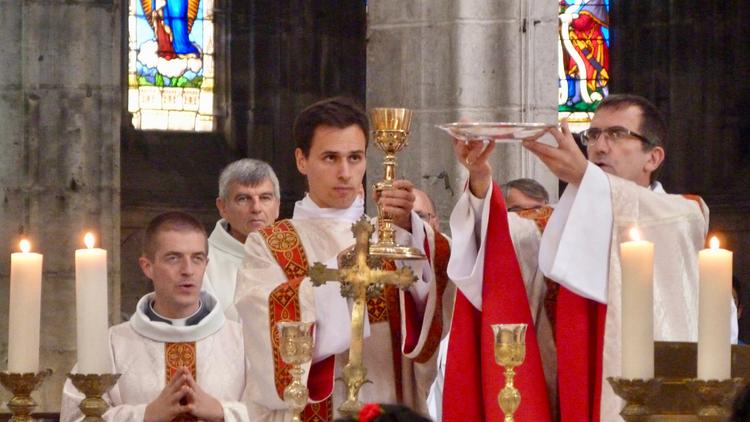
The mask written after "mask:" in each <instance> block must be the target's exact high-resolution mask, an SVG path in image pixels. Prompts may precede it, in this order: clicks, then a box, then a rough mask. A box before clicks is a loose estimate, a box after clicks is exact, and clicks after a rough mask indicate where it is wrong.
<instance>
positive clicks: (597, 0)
mask: <svg viewBox="0 0 750 422" xmlns="http://www.w3.org/2000/svg"><path fill="white" fill-rule="evenodd" d="M559 1H560V15H559V18H560V33H559V43H558V55H559V63H558V77H559V81H560V91H559V95H558V111H559V115H560V118H564V117H567V118H568V121H569V122H571V126H572V127H573V130H581V129H584V128H586V127H588V124H589V122H590V121H591V117H592V116H593V114H594V110H595V109H596V106H597V105H599V102H601V100H602V99H603V98H604V97H606V96H607V94H608V92H609V0H559Z"/></svg>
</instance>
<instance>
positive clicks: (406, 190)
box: [375, 180, 415, 232]
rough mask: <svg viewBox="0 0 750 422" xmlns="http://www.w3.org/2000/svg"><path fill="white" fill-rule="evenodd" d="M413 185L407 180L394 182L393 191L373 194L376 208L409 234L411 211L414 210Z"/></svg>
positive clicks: (386, 190)
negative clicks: (376, 204)
mask: <svg viewBox="0 0 750 422" xmlns="http://www.w3.org/2000/svg"><path fill="white" fill-rule="evenodd" d="M412 189H414V185H413V184H412V183H411V182H410V181H408V180H394V181H393V189H385V190H383V191H381V192H380V193H378V192H375V202H377V203H378V207H379V208H380V209H381V210H382V211H384V212H386V213H387V214H389V215H390V216H391V218H393V223H394V224H395V225H397V226H399V227H401V228H402V229H404V230H406V231H408V232H411V210H412V208H414V199H415V196H414V192H412Z"/></svg>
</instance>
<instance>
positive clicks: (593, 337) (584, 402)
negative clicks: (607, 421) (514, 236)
mask: <svg viewBox="0 0 750 422" xmlns="http://www.w3.org/2000/svg"><path fill="white" fill-rule="evenodd" d="M551 214H552V208H550V207H543V208H539V209H534V210H526V211H521V212H519V213H518V215H519V216H520V217H523V218H528V219H531V220H534V222H535V223H536V225H537V227H538V228H539V230H540V231H542V232H544V229H545V227H546V226H547V221H549V217H550V216H551ZM545 282H546V283H547V294H546V295H545V301H544V302H545V303H544V305H545V310H546V312H547V317H548V318H549V320H550V323H551V325H552V328H553V330H554V336H555V349H556V351H557V386H558V388H557V394H558V403H559V405H560V420H561V421H563V422H578V421H598V420H599V417H600V410H601V396H602V356H603V352H604V349H603V347H604V323H605V321H606V317H607V306H606V305H603V304H601V303H598V302H596V301H593V300H590V299H586V298H584V297H581V296H579V295H577V294H575V293H573V292H571V291H570V290H568V289H566V288H565V287H563V286H561V285H559V284H557V283H555V282H554V281H551V280H549V279H546V278H545Z"/></svg>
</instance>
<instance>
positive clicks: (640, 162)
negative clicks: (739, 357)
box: [444, 95, 736, 422]
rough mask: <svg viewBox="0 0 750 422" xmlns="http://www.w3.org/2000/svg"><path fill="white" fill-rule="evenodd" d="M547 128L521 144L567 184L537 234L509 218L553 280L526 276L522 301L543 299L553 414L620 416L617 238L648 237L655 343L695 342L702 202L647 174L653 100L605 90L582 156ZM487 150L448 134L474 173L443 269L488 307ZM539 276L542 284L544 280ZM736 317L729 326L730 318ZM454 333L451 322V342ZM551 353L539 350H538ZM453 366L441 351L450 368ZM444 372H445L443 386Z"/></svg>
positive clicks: (658, 129) (659, 142) (659, 149)
mask: <svg viewBox="0 0 750 422" xmlns="http://www.w3.org/2000/svg"><path fill="white" fill-rule="evenodd" d="M550 132H551V134H552V135H553V137H554V138H555V141H556V142H557V145H556V146H555V145H548V144H544V143H541V142H538V141H536V140H525V141H524V143H523V145H524V147H525V148H527V149H528V150H530V151H531V152H532V153H534V154H535V155H536V156H537V157H539V158H540V159H541V160H542V161H543V162H544V163H545V165H546V166H547V167H548V168H549V169H550V170H551V171H552V172H553V173H554V174H555V175H556V176H558V177H559V178H560V179H561V180H564V181H566V182H568V184H569V185H568V187H567V189H566V190H565V192H564V194H563V195H562V197H561V199H560V202H559V203H558V204H557V205H556V206H555V208H554V212H553V213H551V216H550V217H549V220H548V222H546V223H545V224H544V225H543V227H540V228H543V229H544V232H543V234H542V236H541V239H540V240H538V242H536V243H534V242H531V243H529V242H527V241H526V240H524V236H521V235H519V234H518V233H516V228H515V224H514V220H516V219H515V217H513V216H512V215H511V216H509V217H508V221H510V223H511V224H510V225H509V226H508V227H509V228H510V231H511V236H512V237H511V238H512V241H513V243H514V245H515V246H516V248H515V251H516V255H517V257H518V259H519V260H520V261H521V267H522V268H524V267H528V266H529V265H528V264H525V261H527V260H532V261H533V262H534V264H533V265H538V267H539V270H541V271H542V273H543V274H544V276H545V277H546V278H548V279H549V280H550V281H551V282H550V283H547V282H543V283H539V282H537V280H538V279H539V278H538V277H535V278H533V279H532V278H531V277H524V278H525V283H526V291H527V297H528V302H526V303H523V304H522V305H524V306H526V307H531V310H532V315H540V314H541V313H540V312H539V306H541V304H544V306H542V307H543V308H547V310H546V314H547V319H548V320H549V322H550V323H551V324H550V325H551V326H552V327H553V328H554V330H553V331H550V332H549V333H548V334H543V332H542V331H541V330H540V329H541V328H542V324H543V323H544V320H543V319H540V317H539V316H537V318H536V322H537V334H538V344H539V345H541V346H544V345H546V344H549V342H550V340H552V344H553V345H554V348H555V353H554V357H555V358H556V360H557V362H556V366H557V369H556V370H555V372H554V374H550V373H547V376H548V383H549V382H550V379H549V378H550V375H552V376H553V377H554V378H556V380H552V382H553V383H555V384H556V386H557V388H558V391H559V394H557V395H556V396H551V397H550V403H551V404H553V405H559V418H560V420H562V421H566V422H567V421H575V422H577V421H599V420H602V421H618V420H620V417H619V415H618V414H619V412H620V410H621V408H622V406H623V402H622V401H621V400H620V399H619V398H618V397H617V396H616V395H615V394H614V392H613V391H612V389H611V387H610V386H609V385H608V383H607V382H606V377H610V376H615V377H617V376H620V375H621V369H620V363H621V361H620V359H621V357H620V350H621V344H622V338H621V335H622V332H621V318H622V316H621V312H622V311H621V306H620V305H621V300H620V295H621V291H620V290H621V289H620V287H621V268H620V260H619V245H620V243H621V242H622V241H623V240H624V234H625V233H626V232H627V231H628V230H629V229H630V228H631V227H633V226H634V225H637V226H638V227H639V229H640V230H641V232H642V234H643V237H645V238H646V239H648V240H649V241H652V242H654V244H655V257H654V304H655V306H654V337H655V340H657V341H695V340H696V339H697V290H698V289H697V252H698V250H700V249H701V248H702V247H703V244H704V239H705V235H706V231H707V227H708V209H707V208H706V207H705V204H704V203H703V201H702V200H700V198H697V197H693V196H683V195H669V194H667V193H666V192H664V189H663V188H662V187H661V185H660V184H659V183H658V182H657V181H655V179H654V172H655V171H656V170H657V169H658V168H659V166H660V165H661V163H662V161H663V159H664V154H665V153H664V148H663V140H664V137H665V135H666V126H665V124H664V122H663V121H662V120H661V118H660V116H659V112H658V110H657V109H656V107H654V106H653V104H651V103H649V102H648V101H647V100H645V99H644V98H642V97H638V96H633V95H613V96H610V97H608V98H606V99H605V100H604V101H602V103H601V104H600V106H599V108H598V110H597V112H596V114H595V115H594V118H593V120H592V122H591V129H589V130H587V131H585V132H584V133H583V134H582V139H583V140H584V144H585V145H586V147H587V152H588V160H590V161H588V160H587V159H586V157H584V155H583V154H582V153H581V151H580V150H579V149H578V146H577V145H576V144H575V141H574V140H573V137H572V134H571V133H570V131H569V130H568V127H567V124H566V123H565V122H563V123H562V129H561V130H558V129H551V130H550ZM492 148H493V145H489V146H488V147H486V148H485V147H484V146H483V145H482V144H481V143H469V144H468V145H466V144H464V143H462V142H456V153H457V156H458V158H459V160H460V161H461V162H462V163H464V164H465V165H466V167H467V168H468V169H469V174H470V178H469V183H468V189H467V192H465V195H464V197H462V198H461V199H460V200H459V202H458V204H457V205H456V208H455V209H454V211H453V215H452V216H451V227H452V234H453V241H454V244H453V250H454V251H458V250H460V251H462V254H461V255H459V254H457V253H454V255H453V256H452V257H451V262H450V263H449V267H448V274H449V276H450V277H451V279H452V280H453V281H454V282H455V283H456V284H457V286H458V287H459V289H460V290H461V292H462V295H463V296H464V298H465V299H466V300H468V301H469V302H470V303H471V305H473V307H474V309H476V310H481V311H482V313H483V314H484V313H487V312H491V309H492V308H491V307H490V306H494V305H490V301H493V302H494V301H497V299H496V297H497V296H490V295H489V294H488V290H489V289H490V287H488V286H487V284H492V283H495V282H496V281H495V279H493V278H492V277H491V275H492V274H493V270H492V266H493V263H495V262H498V260H500V259H502V258H500V257H498V255H497V253H499V252H500V251H499V250H498V249H499V248H500V246H499V245H498V243H499V242H502V241H503V239H504V238H507V237H508V236H507V235H506V234H505V233H504V232H502V231H501V232H498V228H497V226H498V225H500V226H502V223H503V220H502V219H500V220H498V219H497V217H495V215H496V214H497V212H496V211H495V210H497V209H498V206H497V202H498V201H499V198H496V196H499V192H498V191H497V190H493V189H491V174H492V173H491V172H492V170H491V168H490V166H489V164H488V163H487V157H488V154H489V153H490V152H491V151H492ZM504 236H505V237H504ZM506 242H507V240H506ZM459 245H461V246H459ZM535 252H538V254H537V253H535ZM530 255H535V257H534V258H530ZM471 256H475V257H477V259H476V260H473V259H471ZM507 272H511V271H508V270H506V273H507ZM503 282H505V283H508V282H507V281H506V280H503ZM540 284H546V285H547V286H544V287H546V288H545V289H543V288H540ZM504 286H505V285H504ZM543 290H544V293H543V294H540V293H539V292H540V291H543ZM540 297H542V298H543V299H540ZM506 305H507V304H506ZM456 308H457V310H458V309H459V303H457V305H456ZM732 322H733V323H734V326H733V328H734V331H733V333H734V335H736V328H735V327H736V321H734V319H733V320H732ZM454 326H456V321H454ZM483 328H484V327H482V329H483ZM456 332H457V330H452V331H451V340H453V338H452V337H453V335H454V334H455V333H456ZM553 333H554V334H553ZM550 336H551V337H552V338H551V339H550V338H549V337H550ZM482 341H485V340H484V338H482ZM482 346H484V345H482ZM449 350H450V347H449ZM542 350H544V348H542ZM547 358H548V355H547V354H545V353H542V359H543V360H546V359H547ZM546 363H547V362H544V367H545V369H546V368H549V365H547V364H546ZM450 367H451V363H450V354H449V362H448V370H449V371H450ZM482 370H484V368H482ZM481 375H482V376H484V375H483V374H481ZM520 377H521V376H519V378H520ZM450 380H451V378H450V374H448V375H446V384H448V383H449V382H450ZM447 389H448V386H446V390H447ZM522 397H523V392H522ZM485 401H486V402H487V403H488V404H486V405H485V411H489V410H490V409H489V407H490V404H489V401H488V400H485ZM522 403H523V398H522ZM521 406H523V404H522V405H521ZM445 410H446V409H445V406H444V411H445ZM519 410H520V409H519ZM444 419H445V420H448V419H446V418H444ZM535 420H536V419H535Z"/></svg>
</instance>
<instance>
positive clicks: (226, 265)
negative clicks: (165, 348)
mask: <svg viewBox="0 0 750 422" xmlns="http://www.w3.org/2000/svg"><path fill="white" fill-rule="evenodd" d="M280 198H281V195H280V194H279V179H278V178H277V177H276V173H274V171H273V169H272V168H271V166H270V165H268V163H266V162H264V161H260V160H255V159H252V158H243V159H241V160H238V161H235V162H233V163H230V164H229V165H228V166H226V167H225V168H224V170H223V171H222V172H221V176H220V177H219V197H218V198H216V208H217V209H218V210H219V214H220V215H221V220H219V221H217V222H216V227H215V228H214V230H213V232H211V236H210V237H209V238H208V268H206V273H205V276H204V278H203V285H204V289H206V290H207V291H209V292H211V293H213V294H214V296H216V297H217V298H218V299H219V303H220V305H221V306H222V308H224V310H225V311H226V310H227V309H228V308H229V307H230V306H231V305H232V303H233V302H234V289H235V285H236V283H237V270H239V268H240V266H241V265H242V259H243V258H244V256H245V252H244V244H245V239H246V238H247V235H248V234H250V233H251V232H254V231H256V230H259V229H261V228H263V227H265V226H268V225H270V224H272V223H273V222H274V221H276V219H277V218H278V217H279V205H280V203H281V201H280Z"/></svg>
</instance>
